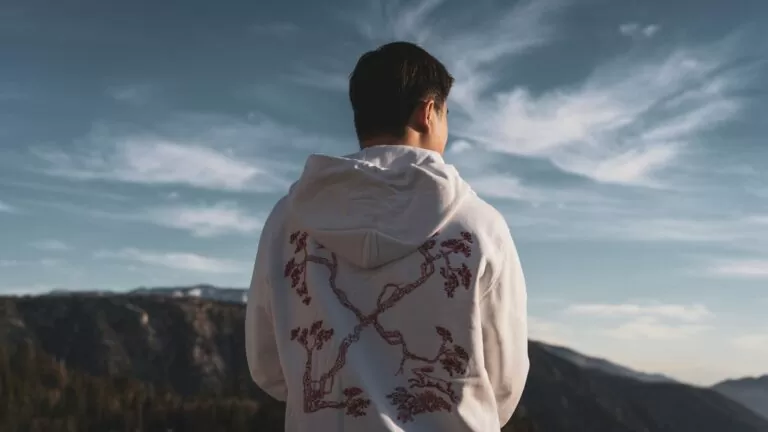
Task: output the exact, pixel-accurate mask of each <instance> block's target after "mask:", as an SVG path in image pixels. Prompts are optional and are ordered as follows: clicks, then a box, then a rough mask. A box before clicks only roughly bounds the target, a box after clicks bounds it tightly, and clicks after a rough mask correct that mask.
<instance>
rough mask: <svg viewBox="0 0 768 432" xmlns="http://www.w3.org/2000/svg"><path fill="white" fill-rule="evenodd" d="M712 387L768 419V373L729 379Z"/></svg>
mask: <svg viewBox="0 0 768 432" xmlns="http://www.w3.org/2000/svg"><path fill="white" fill-rule="evenodd" d="M712 388H713V389H714V390H715V391H718V392H720V393H722V394H724V395H726V396H728V397H729V398H731V399H733V400H735V401H737V402H739V403H741V404H742V405H744V406H746V407H747V408H750V409H751V410H753V411H754V412H756V413H758V414H760V415H762V416H763V417H765V418H766V419H768V375H764V376H762V377H758V378H742V379H735V380H727V381H723V382H721V383H718V384H715V385H714V386H712Z"/></svg>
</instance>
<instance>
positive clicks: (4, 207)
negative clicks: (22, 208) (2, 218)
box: [0, 201, 16, 213]
mask: <svg viewBox="0 0 768 432" xmlns="http://www.w3.org/2000/svg"><path fill="white" fill-rule="evenodd" d="M15 212H16V208H15V207H13V206H12V205H10V204H7V203H5V202H3V201H0V213H15Z"/></svg>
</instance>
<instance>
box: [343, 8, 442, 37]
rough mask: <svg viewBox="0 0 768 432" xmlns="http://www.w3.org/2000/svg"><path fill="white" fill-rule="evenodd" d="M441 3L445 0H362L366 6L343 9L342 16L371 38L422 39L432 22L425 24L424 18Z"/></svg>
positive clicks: (428, 34)
mask: <svg viewBox="0 0 768 432" xmlns="http://www.w3.org/2000/svg"><path fill="white" fill-rule="evenodd" d="M441 3H443V0H421V1H419V2H410V3H406V2H402V1H398V0H394V1H386V2H381V1H379V0H369V1H363V2H361V4H362V5H363V6H364V7H365V8H366V10H363V11H359V10H358V11H355V12H353V13H349V14H347V13H343V14H342V16H341V18H342V19H343V20H345V21H347V22H349V23H350V24H352V25H353V26H354V27H355V28H357V30H358V32H360V33H361V34H362V35H363V36H364V37H366V38H367V39H369V40H371V41H375V42H378V43H383V42H390V41H391V40H392V39H401V40H403V39H407V40H411V41H413V42H416V43H423V42H424V41H425V40H427V39H428V38H429V36H430V34H431V28H430V26H425V25H424V21H425V20H426V19H427V18H428V16H429V14H430V13H432V12H433V11H434V10H435V9H436V8H437V6H439V5H440V4H441Z"/></svg>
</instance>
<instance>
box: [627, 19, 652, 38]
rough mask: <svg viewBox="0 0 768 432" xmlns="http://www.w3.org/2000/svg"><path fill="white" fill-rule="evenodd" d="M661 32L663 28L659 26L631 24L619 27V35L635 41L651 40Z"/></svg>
mask: <svg viewBox="0 0 768 432" xmlns="http://www.w3.org/2000/svg"><path fill="white" fill-rule="evenodd" d="M659 30H661V27H660V26H659V25H658V24H647V25H641V24H639V23H635V22H630V23H624V24H622V25H620V26H619V33H621V34H623V35H624V36H629V37H631V38H633V39H640V38H651V37H653V36H654V35H656V33H658V32H659Z"/></svg>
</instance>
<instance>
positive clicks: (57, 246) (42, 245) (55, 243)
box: [31, 239, 71, 252]
mask: <svg viewBox="0 0 768 432" xmlns="http://www.w3.org/2000/svg"><path fill="white" fill-rule="evenodd" d="M31 246H32V247H34V248H36V249H40V250H43V251H51V252H58V251H67V250H70V249H71V248H70V247H69V245H68V244H66V243H64V242H62V241H60V240H54V239H48V240H40V241H36V242H33V243H31Z"/></svg>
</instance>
